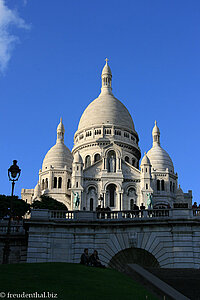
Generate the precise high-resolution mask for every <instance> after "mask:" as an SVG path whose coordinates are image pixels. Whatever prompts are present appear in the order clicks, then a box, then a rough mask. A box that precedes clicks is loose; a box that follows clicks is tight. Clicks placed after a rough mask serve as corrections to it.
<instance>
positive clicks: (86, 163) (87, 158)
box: [85, 155, 91, 168]
mask: <svg viewBox="0 0 200 300" xmlns="http://www.w3.org/2000/svg"><path fill="white" fill-rule="evenodd" d="M90 166H91V156H90V155H87V156H86V157H85V168H88V167H90Z"/></svg>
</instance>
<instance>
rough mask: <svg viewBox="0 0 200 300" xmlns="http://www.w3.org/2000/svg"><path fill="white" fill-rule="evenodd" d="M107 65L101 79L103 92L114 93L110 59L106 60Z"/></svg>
mask: <svg viewBox="0 0 200 300" xmlns="http://www.w3.org/2000/svg"><path fill="white" fill-rule="evenodd" d="M105 61H106V64H105V66H104V67H103V70H102V73H101V78H102V87H101V91H102V92H104V91H105V92H111V91H112V72H111V69H110V67H109V65H108V58H106V59H105Z"/></svg>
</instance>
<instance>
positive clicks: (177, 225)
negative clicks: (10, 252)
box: [26, 209, 200, 269]
mask: <svg viewBox="0 0 200 300" xmlns="http://www.w3.org/2000/svg"><path fill="white" fill-rule="evenodd" d="M100 214H101V213H99V215H98V213H96V212H87V211H74V212H68V213H62V212H61V211H60V212H59V213H58V211H55V212H54V211H51V212H50V211H48V210H34V211H32V216H31V219H30V220H27V221H26V222H27V224H28V225H29V240H28V253H27V262H29V263H33V262H56V261H62V262H71V263H79V262H80V256H81V254H82V252H83V249H84V248H89V252H90V253H92V252H93V250H94V249H98V251H99V255H100V259H101V261H102V263H103V264H105V265H107V266H108V265H109V266H111V267H116V268H117V269H123V267H125V265H126V264H127V263H139V262H138V260H141V261H143V259H144V256H143V252H142V251H141V252H140V253H139V256H138V257H137V258H136V259H135V258H134V251H135V250H136V249H141V250H145V251H144V252H145V255H146V254H151V255H152V256H153V257H154V258H155V259H156V261H157V263H158V264H159V266H160V267H161V268H197V269H198V268H199V267H200V248H199V245H200V227H199V222H200V211H199V210H198V211H193V210H192V209H170V210H166V209H163V210H156V209H155V210H154V211H153V212H152V213H151V214H149V212H148V211H143V213H142V214H141V212H140V214H139V215H134V214H133V215H128V214H124V213H121V214H120V213H119V212H114V211H113V212H111V213H110V215H109V216H108V214H105V215H104V217H103V219H102V218H101V215H100ZM129 249H131V251H132V254H133V255H131V257H129V256H128V255H127V253H126V250H129ZM123 251H124V252H123ZM116 255H117V260H115V256H116ZM150 258H151V257H150ZM149 263H150V265H151V264H152V262H149Z"/></svg>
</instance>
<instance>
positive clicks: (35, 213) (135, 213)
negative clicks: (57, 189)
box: [31, 209, 200, 221]
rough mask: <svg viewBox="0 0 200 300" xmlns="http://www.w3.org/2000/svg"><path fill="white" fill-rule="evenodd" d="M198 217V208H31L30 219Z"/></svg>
mask: <svg viewBox="0 0 200 300" xmlns="http://www.w3.org/2000/svg"><path fill="white" fill-rule="evenodd" d="M196 217H197V218H199V217H200V209H151V210H126V211H63V210H48V209H33V210H32V212H31V219H32V220H60V221H79V220H88V221H95V220H96V221H98V220H99V221H102V220H115V221H116V220H119V221H128V220H129V221H130V220H131V219H135V220H138V219H143V220H145V219H147V220H148V219H167V218H170V219H193V218H196Z"/></svg>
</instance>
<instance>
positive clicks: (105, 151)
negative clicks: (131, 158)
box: [103, 147, 122, 158]
mask: <svg viewBox="0 0 200 300" xmlns="http://www.w3.org/2000/svg"><path fill="white" fill-rule="evenodd" d="M110 151H114V152H115V153H116V157H117V158H122V152H121V151H120V149H118V148H117V147H109V148H107V149H104V151H103V156H108V152H110Z"/></svg>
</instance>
